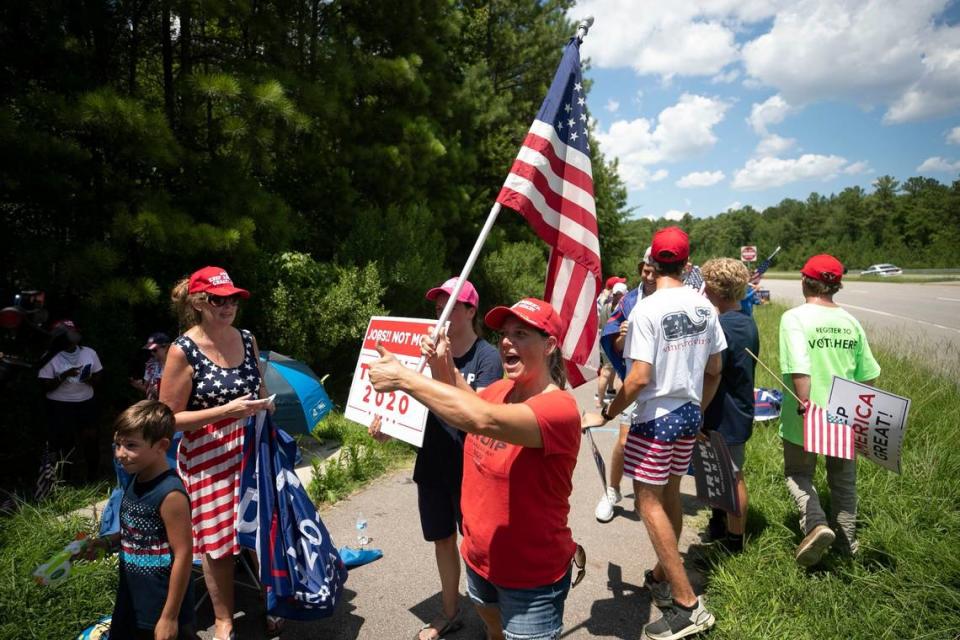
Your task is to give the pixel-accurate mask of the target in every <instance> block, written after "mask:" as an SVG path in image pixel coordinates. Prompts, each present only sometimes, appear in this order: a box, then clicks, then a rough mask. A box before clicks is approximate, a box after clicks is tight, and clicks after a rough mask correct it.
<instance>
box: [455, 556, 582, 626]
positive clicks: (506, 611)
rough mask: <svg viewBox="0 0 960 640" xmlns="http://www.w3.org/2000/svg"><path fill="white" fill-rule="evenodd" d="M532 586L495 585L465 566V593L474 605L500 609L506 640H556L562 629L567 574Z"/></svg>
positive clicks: (567, 581) (568, 586)
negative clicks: (515, 587) (529, 587)
mask: <svg viewBox="0 0 960 640" xmlns="http://www.w3.org/2000/svg"><path fill="white" fill-rule="evenodd" d="M571 571H572V567H571V569H568V570H567V572H566V574H564V576H563V577H562V578H560V580H558V581H557V582H554V583H553V584H548V585H546V586H543V587H534V588H532V589H507V588H505V587H498V586H497V585H495V584H493V583H491V582H490V581H488V580H487V579H485V578H483V577H482V576H481V575H479V574H478V573H477V572H476V571H474V570H473V569H471V568H470V566H469V565H467V593H468V594H469V595H470V599H471V600H473V601H474V602H475V603H476V604H478V605H480V606H485V607H497V608H499V609H500V618H501V620H502V621H503V635H504V637H505V638H506V639H507V640H556V639H557V638H559V637H560V634H561V632H562V631H563V605H564V603H565V602H566V600H567V594H568V593H569V592H570V574H571Z"/></svg>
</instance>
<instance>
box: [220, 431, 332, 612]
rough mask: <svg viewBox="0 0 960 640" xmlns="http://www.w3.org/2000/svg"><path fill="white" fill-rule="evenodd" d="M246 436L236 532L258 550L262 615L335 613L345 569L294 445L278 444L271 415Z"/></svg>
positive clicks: (248, 544) (243, 541) (245, 544)
mask: <svg viewBox="0 0 960 640" xmlns="http://www.w3.org/2000/svg"><path fill="white" fill-rule="evenodd" d="M246 429H247V430H246V433H245V434H244V445H243V449H244V451H243V467H242V471H241V476H240V507H239V509H238V515H237V518H238V522H237V535H238V538H239V540H240V545H241V546H244V547H248V548H251V549H255V550H256V553H257V559H258V560H259V563H260V583H261V584H262V585H263V587H264V589H265V590H266V598H267V603H266V605H267V612H268V613H269V614H270V615H274V616H280V617H282V618H290V619H293V620H315V619H317V618H326V617H329V616H330V615H332V614H333V612H334V610H335V609H336V606H337V603H338V602H339V601H340V595H341V593H342V592H343V584H344V582H346V580H347V568H346V566H345V565H344V563H343V561H342V560H341V558H340V554H339V553H338V552H337V549H336V547H335V546H334V545H333V541H332V540H331V539H330V534H329V533H328V532H327V529H326V527H325V526H324V525H323V522H322V521H321V520H320V517H319V516H318V515H317V510H316V508H315V507H314V506H313V503H312V502H311V501H310V498H309V497H308V496H307V493H306V491H305V490H304V488H303V485H302V484H301V483H300V479H299V478H298V477H297V474H296V473H295V472H294V469H293V463H294V458H295V456H296V445H295V444H294V443H293V441H292V440H285V439H281V438H280V436H279V434H278V430H277V429H276V427H275V426H274V425H273V422H272V420H271V418H270V416H269V415H267V414H266V413H265V412H261V414H259V415H258V416H257V418H256V419H255V420H254V419H251V420H250V422H249V423H248V424H247V428H246Z"/></svg>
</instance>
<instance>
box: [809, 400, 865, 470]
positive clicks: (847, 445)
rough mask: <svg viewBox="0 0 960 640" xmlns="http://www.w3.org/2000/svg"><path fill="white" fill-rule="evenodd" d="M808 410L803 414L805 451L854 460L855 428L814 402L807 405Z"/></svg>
mask: <svg viewBox="0 0 960 640" xmlns="http://www.w3.org/2000/svg"><path fill="white" fill-rule="evenodd" d="M806 409H807V410H806V412H805V413H804V414H803V449H804V450H805V451H809V452H811V453H820V454H823V455H825V456H833V457H834V458H844V459H845V460H853V456H854V449H853V427H851V426H850V425H849V424H847V422H846V420H844V419H843V418H841V417H840V416H838V415H834V414H832V413H830V412H829V411H827V410H826V409H824V408H823V407H820V406H817V405H815V404H813V403H812V402H807V403H806Z"/></svg>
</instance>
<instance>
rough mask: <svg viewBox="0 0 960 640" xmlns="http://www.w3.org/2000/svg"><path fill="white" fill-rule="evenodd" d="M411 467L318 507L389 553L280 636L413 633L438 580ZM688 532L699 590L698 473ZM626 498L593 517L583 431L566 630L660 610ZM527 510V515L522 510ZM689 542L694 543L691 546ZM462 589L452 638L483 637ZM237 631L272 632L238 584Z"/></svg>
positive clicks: (604, 444) (338, 536) (344, 536)
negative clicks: (327, 612) (360, 525)
mask: <svg viewBox="0 0 960 640" xmlns="http://www.w3.org/2000/svg"><path fill="white" fill-rule="evenodd" d="M594 389H595V386H594V385H592V384H588V385H584V387H581V388H580V389H579V390H577V391H576V392H574V395H575V396H576V397H577V400H578V402H579V404H580V407H581V410H584V411H592V410H594V409H593V391H594ZM594 437H595V440H596V443H597V446H598V447H599V448H600V450H601V452H602V454H603V457H604V458H605V459H606V460H607V462H608V463H609V459H610V450H611V449H612V447H613V442H614V439H615V434H614V432H613V429H612V428H610V427H607V428H604V429H603V430H600V431H599V432H596V433H595V436H594ZM411 474H412V470H411V469H404V470H401V471H398V472H394V473H392V474H389V475H387V476H385V477H383V478H380V479H379V480H377V481H375V482H374V483H372V484H371V485H370V486H368V487H367V488H366V489H364V490H363V491H360V492H358V493H356V494H355V495H353V496H351V497H350V498H348V499H346V500H343V501H341V502H339V503H337V504H336V505H333V506H331V507H328V508H325V509H323V510H322V511H321V517H322V519H323V521H324V523H325V525H326V526H327V528H328V529H329V531H330V535H331V536H332V538H333V540H334V543H335V544H336V545H337V546H342V545H347V544H349V545H355V541H356V531H355V529H354V524H355V522H356V518H357V515H358V514H360V513H362V514H363V515H365V516H366V518H367V520H368V523H369V524H368V530H369V535H370V536H371V537H372V542H371V546H373V547H377V548H380V549H382V550H383V554H384V555H383V558H381V559H380V560H377V561H376V562H374V563H372V564H369V565H367V566H364V567H359V568H356V569H354V570H352V571H351V572H350V575H349V578H348V580H347V583H346V587H345V590H344V593H343V599H342V601H341V603H340V605H339V608H338V611H337V613H336V614H335V615H334V616H333V617H331V618H328V619H326V620H320V621H314V622H297V621H288V622H287V624H286V628H285V629H284V631H283V633H282V636H281V637H282V638H284V639H285V640H286V639H290V640H296V639H307V638H309V639H316V638H323V639H325V640H354V639H379V638H384V639H393V638H399V639H404V640H409V639H410V638H413V637H414V636H415V634H416V631H417V629H419V627H420V626H421V624H423V623H424V622H425V621H429V620H430V619H431V618H432V617H433V616H434V615H435V614H436V613H437V612H438V611H439V610H440V595H439V588H440V583H439V578H438V576H437V571H436V562H435V560H434V555H433V545H432V544H430V543H427V542H424V541H423V538H422V536H421V533H420V522H419V516H418V512H417V494H416V486H415V485H414V483H413V481H412V480H411ZM681 487H682V492H683V509H684V514H685V515H684V531H683V535H682V538H681V551H682V552H683V554H684V557H685V561H686V563H687V566H688V572H689V573H690V575H691V577H692V579H693V582H694V586H695V588H696V590H697V592H698V593H699V592H701V591H702V588H703V584H704V582H705V576H704V575H703V574H702V573H700V571H698V569H697V568H698V567H700V568H702V567H704V566H705V563H704V562H703V557H704V556H703V554H704V553H708V552H707V551H705V550H703V549H702V547H699V546H698V545H696V544H695V543H697V542H698V541H699V537H698V535H697V528H698V527H702V526H703V525H704V524H705V522H706V518H707V515H708V511H707V510H706V509H704V508H702V507H701V506H700V504H699V503H698V502H697V501H696V499H695V498H694V497H693V495H694V493H695V490H694V486H693V478H691V477H686V478H684V481H683V484H682V485H681ZM622 490H623V493H624V499H623V501H622V502H621V503H620V504H619V505H618V506H617V508H616V515H615V517H614V519H613V520H612V521H611V522H609V523H605V524H601V523H599V522H597V521H596V520H595V518H594V515H593V512H594V508H595V507H596V504H597V500H598V499H599V497H600V495H601V492H602V485H601V483H600V476H599V474H598V472H597V468H596V465H595V464H594V461H593V456H592V454H591V451H590V446H589V441H588V440H587V438H586V437H584V439H583V442H582V443H581V447H580V457H579V459H578V462H577V467H576V470H575V472H574V490H573V495H572V496H571V499H570V506H571V510H570V518H569V523H570V527H571V529H572V530H573V535H574V538H575V539H576V540H577V541H578V542H579V543H580V544H582V545H583V546H584V548H585V549H586V552H587V572H586V575H585V577H584V579H583V581H582V582H581V583H580V584H579V585H578V586H577V587H576V588H575V589H573V590H571V592H570V595H569V597H568V598H567V602H566V612H565V614H564V629H565V630H564V634H563V637H564V638H630V639H634V638H639V637H640V633H641V630H642V627H643V625H644V624H646V623H647V622H648V621H649V620H651V619H652V618H654V617H659V613H658V612H657V610H656V608H654V607H652V606H651V602H650V597H649V593H648V592H647V591H645V590H643V589H642V588H641V585H642V584H643V572H644V570H645V569H649V568H651V567H652V566H653V564H654V562H655V556H654V553H653V548H652V547H651V545H650V541H649V539H648V538H647V534H646V530H645V529H644V527H643V524H642V522H640V520H639V518H638V517H637V515H636V514H635V513H634V512H633V508H632V506H633V490H632V488H631V486H630V483H629V482H628V481H627V480H624V482H623V484H622ZM518 516H519V517H523V514H518ZM692 544H693V545H694V546H693V548H689V547H690V546H691V545H692ZM460 592H461V594H464V595H463V597H462V601H461V602H462V606H463V608H464V610H465V612H466V613H465V620H466V624H465V626H464V628H463V629H461V630H460V631H458V632H456V633H454V634H450V635H448V636H447V637H448V638H454V639H460V638H463V639H465V640H467V639H468V640H480V639H481V638H484V637H485V635H484V631H483V623H482V622H481V621H480V619H479V617H478V616H477V614H476V613H475V612H474V611H473V610H472V607H471V605H470V604H469V602H468V600H467V598H466V595H465V594H466V585H465V582H464V580H463V578H462V577H461V585H460ZM237 597H238V613H237V619H236V625H237V632H238V633H237V637H238V638H243V639H246V638H256V639H260V638H267V637H269V636H267V635H266V634H265V633H264V630H263V629H264V627H263V622H264V618H263V615H264V610H263V605H262V603H261V602H260V601H259V598H258V597H257V594H256V592H255V591H253V590H250V589H245V588H238V589H237ZM198 621H199V623H200V627H201V629H204V631H203V632H202V633H201V636H202V637H203V638H205V639H209V638H211V637H212V630H213V628H212V619H211V612H210V606H209V604H205V605H203V606H202V607H201V609H200V611H199V614H198Z"/></svg>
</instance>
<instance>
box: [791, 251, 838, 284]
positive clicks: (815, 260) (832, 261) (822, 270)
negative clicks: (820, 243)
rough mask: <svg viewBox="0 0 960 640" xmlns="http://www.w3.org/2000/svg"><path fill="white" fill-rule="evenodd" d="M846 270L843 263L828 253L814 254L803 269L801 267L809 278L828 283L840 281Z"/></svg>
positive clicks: (801, 270)
mask: <svg viewBox="0 0 960 640" xmlns="http://www.w3.org/2000/svg"><path fill="white" fill-rule="evenodd" d="M844 271H845V269H844V268H843V263H841V262H840V261H839V260H837V259H836V258H834V257H833V256H831V255H830V254H828V253H821V254H819V255H815V256H813V257H812V258H810V259H809V260H807V263H806V264H805V265H803V269H800V273H802V274H803V275H805V276H807V277H808V278H813V279H814V280H819V281H821V282H826V283H827V284H833V283H834V282H840V279H841V278H843V272H844Z"/></svg>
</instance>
